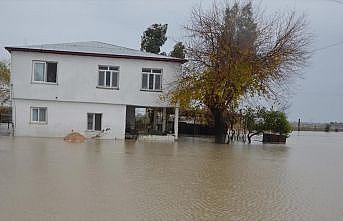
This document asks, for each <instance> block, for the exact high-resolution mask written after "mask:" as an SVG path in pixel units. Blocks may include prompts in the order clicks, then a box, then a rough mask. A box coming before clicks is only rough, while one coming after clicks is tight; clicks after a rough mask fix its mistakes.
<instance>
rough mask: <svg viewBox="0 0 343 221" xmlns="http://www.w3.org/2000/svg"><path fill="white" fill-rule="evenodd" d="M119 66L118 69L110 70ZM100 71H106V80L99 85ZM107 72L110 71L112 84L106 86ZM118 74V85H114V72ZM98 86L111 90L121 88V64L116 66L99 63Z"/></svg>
mask: <svg viewBox="0 0 343 221" xmlns="http://www.w3.org/2000/svg"><path fill="white" fill-rule="evenodd" d="M100 67H107V70H104V69H100ZM111 67H112V68H117V69H118V70H110V68H111ZM100 71H103V72H104V80H103V83H104V85H99V80H100ZM106 72H110V86H106V75H107V73H106ZM114 73H116V74H117V86H115V87H113V85H112V83H113V74H114ZM97 75H98V78H97V86H96V88H100V89H111V90H119V78H120V66H115V65H98V70H97Z"/></svg>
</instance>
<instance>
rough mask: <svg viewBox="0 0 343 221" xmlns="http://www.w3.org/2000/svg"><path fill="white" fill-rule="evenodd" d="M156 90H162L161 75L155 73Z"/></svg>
mask: <svg viewBox="0 0 343 221" xmlns="http://www.w3.org/2000/svg"><path fill="white" fill-rule="evenodd" d="M155 90H161V75H158V74H157V75H155Z"/></svg>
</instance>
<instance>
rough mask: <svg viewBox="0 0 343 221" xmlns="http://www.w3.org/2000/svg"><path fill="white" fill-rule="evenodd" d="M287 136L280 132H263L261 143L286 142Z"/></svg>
mask: <svg viewBox="0 0 343 221" xmlns="http://www.w3.org/2000/svg"><path fill="white" fill-rule="evenodd" d="M286 139H287V136H286V135H280V134H271V133H263V140H262V142H263V143H280V144H285V143H286Z"/></svg>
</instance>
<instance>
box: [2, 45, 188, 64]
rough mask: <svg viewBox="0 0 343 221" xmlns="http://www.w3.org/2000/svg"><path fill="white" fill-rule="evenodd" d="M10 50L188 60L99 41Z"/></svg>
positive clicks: (10, 48) (175, 60)
mask: <svg viewBox="0 0 343 221" xmlns="http://www.w3.org/2000/svg"><path fill="white" fill-rule="evenodd" d="M5 49H6V50H7V51H9V52H12V51H25V52H40V53H53V54H69V55H81V56H96V57H110V58H126V59H142V60H154V61H170V62H179V63H184V62H186V60H185V59H180V58H174V57H169V56H164V55H159V54H153V53H149V52H144V51H139V50H135V49H130V48H126V47H122V46H117V45H112V44H108V43H104V42H98V41H86V42H72V43H59V44H42V45H27V46H14V47H5Z"/></svg>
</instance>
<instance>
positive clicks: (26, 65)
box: [11, 51, 180, 107]
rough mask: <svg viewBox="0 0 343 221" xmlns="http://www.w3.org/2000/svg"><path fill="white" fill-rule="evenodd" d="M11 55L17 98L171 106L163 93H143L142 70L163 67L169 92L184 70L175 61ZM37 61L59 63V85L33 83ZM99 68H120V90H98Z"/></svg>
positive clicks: (23, 53) (164, 82)
mask: <svg viewBox="0 0 343 221" xmlns="http://www.w3.org/2000/svg"><path fill="white" fill-rule="evenodd" d="M11 56H12V59H11V72H12V79H11V81H12V83H13V92H14V93H13V97H14V99H16V98H21V99H37V100H53V101H74V102H94V103H111V104H124V105H125V104H126V105H137V106H157V107H162V106H170V105H169V104H168V103H167V102H162V101H161V99H160V95H161V93H159V92H147V91H141V90H140V89H141V81H142V80H141V78H142V68H162V69H163V76H162V81H163V85H162V87H163V88H164V89H165V88H167V87H168V85H170V83H171V82H173V81H174V80H175V79H176V75H177V71H178V68H179V67H180V64H179V63H175V62H161V61H148V60H137V59H118V58H104V57H89V56H75V55H58V54H49V53H33V52H19V51H13V52H12V53H11ZM33 60H43V61H55V62H58V65H57V84H56V85H50V84H44V83H43V84H41V83H31V79H32V72H33V70H32V69H33V68H32V66H33V65H32V61H33ZM98 65H113V66H119V67H120V73H119V90H109V89H100V88H96V86H97V82H98Z"/></svg>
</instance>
